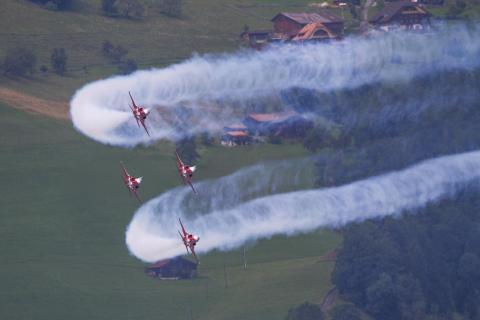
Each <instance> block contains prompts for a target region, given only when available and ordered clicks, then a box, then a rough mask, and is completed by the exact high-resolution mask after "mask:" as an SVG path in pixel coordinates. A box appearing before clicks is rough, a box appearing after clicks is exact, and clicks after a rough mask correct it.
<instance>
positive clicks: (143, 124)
mask: <svg viewBox="0 0 480 320" xmlns="http://www.w3.org/2000/svg"><path fill="white" fill-rule="evenodd" d="M140 122H141V123H142V126H143V128H144V129H145V132H146V133H147V134H148V136H149V137H150V133H148V130H147V126H146V125H145V121H144V120H140ZM137 124H138V120H137Z"/></svg>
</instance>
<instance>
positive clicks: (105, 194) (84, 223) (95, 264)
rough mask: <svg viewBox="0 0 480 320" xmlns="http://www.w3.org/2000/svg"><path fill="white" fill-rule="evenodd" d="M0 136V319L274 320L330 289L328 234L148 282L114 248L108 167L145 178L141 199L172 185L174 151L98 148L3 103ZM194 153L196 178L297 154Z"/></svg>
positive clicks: (119, 209)
mask: <svg viewBox="0 0 480 320" xmlns="http://www.w3.org/2000/svg"><path fill="white" fill-rule="evenodd" d="M0 128H1V129H0V133H1V134H0V154H1V157H0V161H1V166H0V173H1V176H2V178H3V181H4V183H2V184H1V186H0V203H1V210H0V219H1V221H2V223H1V224H0V237H1V239H2V241H1V244H0V261H2V266H1V267H0V282H1V283H2V286H1V287H0V296H1V299H0V318H2V319H61V318H69V319H153V318H155V319H185V318H187V319H189V318H192V319H279V318H283V317H284V316H285V315H286V312H287V310H288V309H289V308H290V307H292V306H296V305H298V304H300V303H302V302H304V301H306V300H308V301H311V302H314V303H320V302H321V301H322V298H323V296H324V294H325V293H326V292H327V291H328V289H330V287H331V284H330V273H331V271H332V269H333V266H334V263H333V262H324V261H321V259H320V257H321V256H322V255H324V254H326V253H327V252H329V251H331V250H332V249H334V248H335V247H337V246H338V245H339V244H340V242H341V236H340V235H339V234H337V233H335V232H333V231H327V230H319V231H317V232H315V233H312V234H308V235H300V236H295V237H292V238H285V237H274V238H273V239H270V240H262V241H260V242H258V243H256V244H249V245H248V246H247V247H246V257H247V262H248V266H247V269H246V270H244V267H243V258H242V257H243V250H242V249H240V250H236V251H232V252H211V253H209V254H206V255H202V256H201V259H202V264H201V265H200V267H199V272H198V278H196V279H195V280H182V281H161V280H157V279H153V278H150V277H148V276H147V275H146V274H144V267H145V266H146V264H144V263H142V262H140V261H139V260H137V259H136V258H134V257H132V256H130V255H129V253H128V250H127V248H126V246H125V244H124V234H125V228H126V226H127V224H128V223H129V221H130V219H131V217H132V214H133V212H134V211H135V209H136V208H137V207H138V203H137V202H136V200H135V199H134V198H131V197H129V196H128V193H127V191H126V190H125V187H124V186H123V185H122V181H121V177H120V167H119V164H118V161H119V160H123V161H124V162H125V163H126V164H127V165H129V169H130V171H132V173H133V174H138V175H140V174H142V175H144V176H145V179H144V185H143V187H142V190H141V195H142V197H143V198H144V199H149V198H151V197H153V196H156V195H158V194H160V193H161V192H162V191H165V190H167V189H169V188H172V187H175V186H177V185H178V183H179V180H178V177H177V176H176V175H177V173H176V170H175V164H174V157H173V154H172V153H173V150H174V149H173V148H174V147H173V146H172V145H171V144H170V143H166V142H160V143H158V144H156V145H155V146H153V147H150V148H144V147H139V148H136V149H133V150H125V149H120V148H113V147H108V146H104V145H100V144H97V143H95V142H92V141H90V140H88V139H87V138H85V137H83V136H81V135H79V134H78V133H76V132H75V131H74V130H73V129H72V127H71V125H70V124H66V123H64V122H60V121H56V120H51V119H47V118H44V117H42V116H38V115H32V114H27V113H23V112H21V111H18V110H14V109H12V108H10V107H8V106H5V105H3V104H2V105H0ZM199 152H200V154H201V158H200V160H199V175H198V176H199V179H205V178H207V177H215V176H222V175H225V174H228V173H231V172H233V171H235V170H236V169H238V168H240V167H243V166H246V165H250V164H254V163H257V162H259V161H262V160H274V159H279V158H282V159H283V158H288V157H298V156H302V155H305V154H306V151H305V150H304V149H303V148H302V147H300V146H297V145H289V144H285V145H258V146H254V147H249V148H222V147H217V146H214V147H201V148H199ZM173 227H174V226H173Z"/></svg>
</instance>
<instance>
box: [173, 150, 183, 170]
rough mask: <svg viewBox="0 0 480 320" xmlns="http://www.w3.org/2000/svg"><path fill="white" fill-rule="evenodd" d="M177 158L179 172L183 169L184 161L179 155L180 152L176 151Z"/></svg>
mask: <svg viewBox="0 0 480 320" xmlns="http://www.w3.org/2000/svg"><path fill="white" fill-rule="evenodd" d="M175 156H176V157H177V166H178V170H180V169H181V167H183V166H184V165H183V161H182V159H180V156H179V155H178V152H177V151H176V150H175Z"/></svg>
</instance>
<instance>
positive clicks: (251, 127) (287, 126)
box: [243, 111, 312, 138]
mask: <svg viewBox="0 0 480 320" xmlns="http://www.w3.org/2000/svg"><path fill="white" fill-rule="evenodd" d="M243 123H244V124H245V125H246V126H247V128H248V131H249V132H252V133H254V134H255V135H260V136H270V135H275V136H281V137H284V138H297V137H302V136H304V135H305V133H306V131H307V130H308V129H309V128H311V127H312V122H311V121H310V120H308V119H306V118H305V117H303V116H302V115H301V114H299V113H297V112H293V111H290V112H279V113H252V114H249V115H248V116H247V117H246V118H245V120H244V121H243Z"/></svg>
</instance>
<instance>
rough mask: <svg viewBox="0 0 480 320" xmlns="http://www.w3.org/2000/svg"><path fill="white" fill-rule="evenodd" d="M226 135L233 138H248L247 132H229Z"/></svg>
mask: <svg viewBox="0 0 480 320" xmlns="http://www.w3.org/2000/svg"><path fill="white" fill-rule="evenodd" d="M226 134H227V135H229V136H232V137H248V133H246V132H245V131H229V132H227V133H226Z"/></svg>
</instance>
